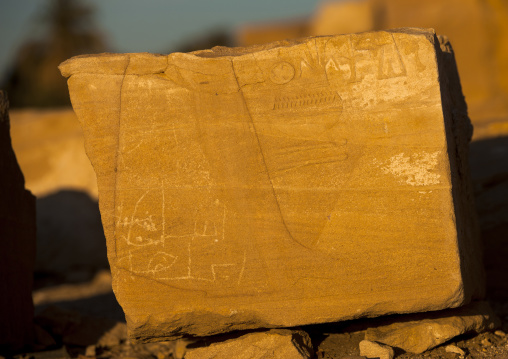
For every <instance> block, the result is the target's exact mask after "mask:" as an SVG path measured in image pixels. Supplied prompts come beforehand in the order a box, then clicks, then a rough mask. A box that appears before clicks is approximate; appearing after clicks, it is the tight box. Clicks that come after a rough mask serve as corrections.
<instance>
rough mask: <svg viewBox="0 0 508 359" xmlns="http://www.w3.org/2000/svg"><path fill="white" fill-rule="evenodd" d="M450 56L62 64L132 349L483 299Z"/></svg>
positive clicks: (419, 39)
mask: <svg viewBox="0 0 508 359" xmlns="http://www.w3.org/2000/svg"><path fill="white" fill-rule="evenodd" d="M441 47H442V48H443V50H442V49H441ZM441 47H440V44H439V41H438V40H437V38H436V36H435V34H434V33H433V32H432V31H430V30H429V31H427V30H420V29H404V30H396V31H392V32H375V33H363V34H354V35H343V36H335V37H318V38H307V39H302V40H299V41H295V42H281V43H273V44H269V45H265V46H259V47H251V48H232V49H229V48H214V49H212V50H205V51H199V52H194V53H189V54H183V53H173V54H170V55H167V56H163V55H150V54H118V55H116V54H103V55H93V56H81V57H75V58H73V59H71V60H68V61H66V62H64V63H63V64H62V65H61V66H60V69H61V71H62V73H63V75H64V76H66V77H69V80H68V83H69V88H70V94H71V99H72V103H73V107H74V110H75V111H76V113H77V115H78V118H79V120H80V121H81V123H82V125H83V129H84V134H85V141H86V149H87V152H88V155H89V157H90V159H91V161H92V164H93V165H94V168H95V170H96V172H97V180H98V186H99V203H100V207H101V213H102V220H103V224H104V229H105V233H106V237H107V242H108V243H107V244H108V254H109V260H110V263H111V267H112V271H113V276H114V290H115V293H116V295H117V298H118V301H119V302H120V304H121V305H122V306H123V308H124V310H125V313H126V316H127V321H128V325H129V328H130V332H131V336H132V338H134V339H139V340H145V341H148V340H156V339H160V338H170V337H176V336H179V335H182V334H192V335H208V334H214V333H220V332H224V331H229V330H234V329H245V328H256V327H272V326H294V325H300V324H306V323H317V322H328V321H336V320H343V319H349V318H357V317H361V316H377V315H382V314H386V313H395V312H397V313H399V312H400V313H402V312H413V311H423V310H432V309H441V308H445V307H453V306H458V305H461V304H463V303H465V302H467V301H469V300H470V298H471V297H472V296H475V295H480V293H481V281H480V280H479V279H478V278H477V277H475V275H476V274H475V272H480V270H479V264H478V254H477V253H475V252H474V251H475V250H476V249H477V248H476V245H477V243H476V232H475V221H474V217H473V215H472V212H471V208H470V197H469V196H470V192H469V187H468V185H467V183H468V180H469V177H468V172H467V168H466V167H465V166H466V165H465V164H466V162H467V161H466V158H465V156H466V153H465V152H464V151H466V149H467V143H468V141H469V136H470V123H469V119H468V118H467V114H466V108H465V103H464V101H463V97H462V94H461V91H460V84H459V82H458V77H457V74H456V70H455V67H454V66H455V64H454V60H453V54H452V53H451V52H450V49H449V46H448V45H447V44H445V43H443V44H442V46H441Z"/></svg>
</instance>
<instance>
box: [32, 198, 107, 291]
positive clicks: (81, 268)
mask: <svg viewBox="0 0 508 359" xmlns="http://www.w3.org/2000/svg"><path fill="white" fill-rule="evenodd" d="M36 207H37V257H36V265H35V278H36V286H35V287H36V288H37V287H41V286H48V285H54V284H59V283H62V282H67V283H69V282H84V281H87V280H90V279H91V277H92V276H93V274H94V273H95V272H96V271H97V270H100V269H103V268H109V265H108V261H107V256H106V239H105V237H104V232H103V229H102V223H101V217H100V212H99V206H98V204H97V202H96V201H95V200H93V199H92V198H91V197H90V196H89V195H88V194H86V193H84V192H79V191H72V190H62V191H59V192H56V193H54V194H51V195H48V196H46V197H43V198H38V199H37V203H36Z"/></svg>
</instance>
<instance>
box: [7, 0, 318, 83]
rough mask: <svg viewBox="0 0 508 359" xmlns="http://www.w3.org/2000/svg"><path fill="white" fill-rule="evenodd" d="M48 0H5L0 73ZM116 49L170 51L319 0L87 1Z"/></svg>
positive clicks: (303, 9)
mask: <svg viewBox="0 0 508 359" xmlns="http://www.w3.org/2000/svg"><path fill="white" fill-rule="evenodd" d="M46 2H47V0H0V34H1V35H0V77H2V76H3V74H4V72H5V70H6V67H7V66H8V64H9V63H10V62H11V61H12V60H13V58H14V54H15V52H16V50H17V49H18V47H19V45H20V44H21V43H22V42H23V40H25V39H26V38H27V37H29V36H30V35H31V34H34V33H35V32H37V28H36V27H35V26H34V25H33V23H32V21H33V19H34V18H35V17H36V15H37V14H38V12H39V11H41V8H42V7H43V6H44V5H45V3H46ZM84 2H86V3H91V4H93V5H94V6H95V8H96V10H97V12H96V22H97V25H98V26H99V28H100V29H101V30H102V31H103V33H104V34H105V35H106V36H107V40H108V44H109V45H110V46H111V48H112V50H113V51H115V52H144V51H147V52H158V53H165V52H167V51H169V50H170V49H172V48H174V47H175V46H177V45H178V44H180V43H182V42H183V41H185V40H189V39H192V38H193V37H194V36H198V35H200V34H203V33H206V31H210V30H213V29H217V28H225V29H230V28H231V29H234V28H235V27H237V26H239V25H241V24H243V23H246V22H258V21H269V20H276V19H287V18H295V17H301V16H306V15H309V14H310V13H312V12H313V10H314V9H315V8H316V6H317V3H318V0H84Z"/></svg>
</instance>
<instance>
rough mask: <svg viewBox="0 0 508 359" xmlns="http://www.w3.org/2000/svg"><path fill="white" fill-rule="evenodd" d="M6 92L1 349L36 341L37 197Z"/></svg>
mask: <svg viewBox="0 0 508 359" xmlns="http://www.w3.org/2000/svg"><path fill="white" fill-rule="evenodd" d="M8 110H9V103H8V100H7V94H6V93H4V92H3V91H0V259H1V260H0V278H1V280H0V318H1V319H0V323H1V324H0V353H4V352H11V351H17V350H20V349H21V348H23V347H24V346H26V345H28V344H31V343H32V341H33V334H34V328H33V324H32V319H33V303H32V294H31V291H32V283H33V267H34V261H35V198H34V197H33V196H32V194H31V193H30V192H29V191H27V190H25V181H24V179H23V174H22V173H21V170H20V168H19V165H18V162H17V160H16V156H15V155H14V152H13V150H12V146H11V138H10V126H9V114H8Z"/></svg>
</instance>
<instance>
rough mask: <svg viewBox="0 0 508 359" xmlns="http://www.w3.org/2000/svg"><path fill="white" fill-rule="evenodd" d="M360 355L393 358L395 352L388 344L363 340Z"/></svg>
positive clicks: (384, 358) (382, 358) (381, 358)
mask: <svg viewBox="0 0 508 359" xmlns="http://www.w3.org/2000/svg"><path fill="white" fill-rule="evenodd" d="M360 355H362V356H364V357H366V358H379V359H393V357H394V356H395V352H394V351H393V348H392V347H389V346H388V345H383V344H379V343H376V342H371V341H370V340H362V341H361V342H360Z"/></svg>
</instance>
